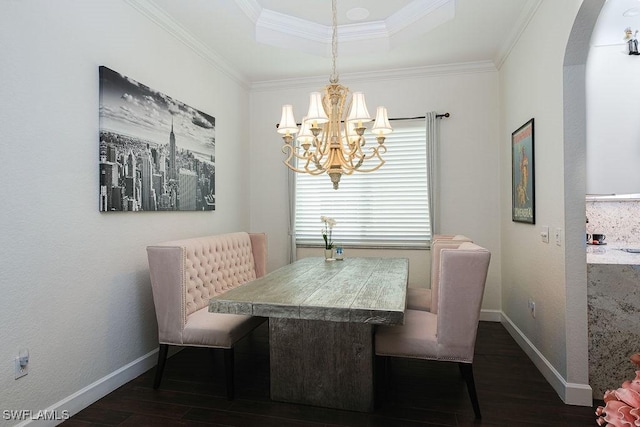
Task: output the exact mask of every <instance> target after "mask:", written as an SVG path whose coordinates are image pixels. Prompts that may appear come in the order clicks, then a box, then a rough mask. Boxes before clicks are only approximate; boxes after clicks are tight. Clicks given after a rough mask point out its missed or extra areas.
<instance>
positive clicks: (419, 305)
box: [407, 234, 471, 313]
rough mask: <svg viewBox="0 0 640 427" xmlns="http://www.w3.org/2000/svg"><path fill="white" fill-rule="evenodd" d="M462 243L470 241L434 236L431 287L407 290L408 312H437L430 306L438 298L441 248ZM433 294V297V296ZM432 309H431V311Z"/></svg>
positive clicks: (447, 236) (453, 237) (452, 236)
mask: <svg viewBox="0 0 640 427" xmlns="http://www.w3.org/2000/svg"><path fill="white" fill-rule="evenodd" d="M463 242H471V239H470V238H468V237H467V236H464V235H462V234H455V235H454V234H435V235H434V236H433V239H432V241H431V287H430V288H408V289H407V308H408V309H410V310H424V311H431V312H434V313H437V312H438V309H437V305H433V306H432V302H431V301H432V300H433V299H434V298H435V299H436V300H437V298H438V285H437V284H438V274H439V273H438V272H439V270H440V269H439V266H438V265H439V262H440V261H439V260H440V253H439V252H440V249H442V248H443V247H450V248H454V247H458V246H459V245H460V244H461V243H463ZM433 294H435V297H434V295H433ZM432 307H433V309H432Z"/></svg>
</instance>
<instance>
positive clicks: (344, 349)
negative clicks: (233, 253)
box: [209, 257, 409, 412]
mask: <svg viewBox="0 0 640 427" xmlns="http://www.w3.org/2000/svg"><path fill="white" fill-rule="evenodd" d="M408 275H409V261H408V259H406V258H374V257H353V258H345V259H344V260H340V261H337V260H336V261H327V260H325V259H324V258H322V257H317V258H316V257H311V258H302V259H299V260H297V261H295V262H293V263H290V264H287V265H285V266H283V267H280V268H278V269H276V270H274V271H272V272H270V273H268V274H266V275H264V276H263V277H260V278H258V279H256V280H252V281H250V282H247V283H245V284H243V285H242V286H238V287H236V288H233V289H230V290H228V291H226V292H224V293H223V294H221V295H218V296H216V297H214V298H211V299H210V301H209V311H210V312H218V313H230V314H243V315H250V316H261V317H268V318H269V349H270V350H269V352H270V360H269V366H270V394H271V399H272V400H276V401H283V402H292V403H300V404H308V405H314V406H322V407H328V408H337V409H348V410H354V411H361V412H370V411H373V409H374V400H375V387H374V386H375V384H374V379H375V375H374V374H375V372H374V371H375V363H374V358H375V350H374V332H375V327H376V325H400V324H403V323H404V312H405V307H406V290H407V284H408Z"/></svg>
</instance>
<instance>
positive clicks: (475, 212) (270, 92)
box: [250, 64, 500, 310]
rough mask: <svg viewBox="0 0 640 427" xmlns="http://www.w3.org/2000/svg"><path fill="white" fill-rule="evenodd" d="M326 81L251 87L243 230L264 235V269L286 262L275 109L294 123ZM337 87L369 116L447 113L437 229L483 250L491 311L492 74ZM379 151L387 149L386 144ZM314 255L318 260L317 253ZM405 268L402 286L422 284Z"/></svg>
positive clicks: (495, 207) (495, 180)
mask: <svg viewBox="0 0 640 427" xmlns="http://www.w3.org/2000/svg"><path fill="white" fill-rule="evenodd" d="M338 68H339V67H338ZM327 82H328V76H327V77H323V78H318V79H315V80H300V81H286V82H282V83H278V82H275V83H271V84H266V83H265V84H259V85H255V87H253V88H252V93H251V144H252V150H251V152H252V155H253V157H252V159H251V170H252V172H253V173H252V175H251V177H250V178H251V186H250V187H251V200H252V202H251V228H252V229H253V230H264V231H266V232H267V233H268V235H269V240H270V242H271V245H272V246H270V248H269V249H270V254H269V268H270V269H273V268H276V267H279V266H281V265H283V264H285V263H287V262H288V249H287V248H288V246H287V244H288V240H287V221H288V220H287V215H286V206H287V197H286V188H287V185H286V175H287V168H286V166H284V165H283V163H282V161H283V160H284V154H283V153H282V152H281V147H282V144H283V142H282V139H281V138H280V136H279V135H278V134H277V133H276V129H275V125H276V123H277V122H278V120H279V119H280V109H281V106H282V104H287V103H291V104H293V106H294V111H295V113H296V115H297V119H298V120H300V119H301V118H302V116H303V115H305V114H306V109H307V107H308V102H309V100H308V97H309V92H312V91H317V90H320V89H322V87H323V86H324V85H326V84H327ZM341 82H342V84H344V85H345V86H347V87H349V88H350V89H351V90H353V91H356V90H357V91H363V92H365V94H366V97H367V104H368V106H369V109H370V111H371V110H375V106H377V105H385V106H386V107H387V108H388V110H389V115H390V117H414V116H422V115H424V114H425V113H426V112H427V111H437V112H440V113H444V112H449V113H451V117H450V118H448V119H443V120H442V122H441V137H442V146H441V147H442V148H441V163H442V179H441V201H442V203H441V211H440V215H441V230H440V231H441V232H442V233H454V234H458V233H459V234H465V235H468V236H470V237H472V238H473V239H474V240H475V241H476V242H477V243H479V244H480V245H483V246H485V247H487V248H488V249H489V250H491V252H492V259H491V267H490V273H489V279H488V281H487V290H486V292H485V298H484V302H483V308H484V309H485V310H499V308H500V245H499V237H500V236H499V229H500V226H499V224H500V219H499V215H500V210H499V201H500V194H499V191H500V181H499V177H500V176H499V166H500V165H499V157H500V156H499V146H498V144H497V138H498V133H497V126H498V102H497V72H496V70H495V68H494V67H493V66H492V65H491V66H489V65H487V64H468V65H467V66H465V67H458V68H455V69H453V68H449V69H448V68H447V67H439V68H434V69H424V70H415V71H413V72H411V73H408V72H405V73H402V72H399V73H397V74H394V73H386V74H385V75H384V76H382V75H377V74H376V75H358V76H341ZM385 145H387V147H388V149H389V150H393V144H392V143H391V139H388V142H387V143H386V144H385ZM318 179H327V178H326V177H322V176H321V177H318ZM344 179H348V177H346V178H344ZM327 182H328V181H327ZM338 191H339V190H338ZM347 251H349V253H353V251H350V250H349V249H347ZM414 252H416V254H415V255H416V256H415V257H413V258H412V259H411V264H416V265H417V263H419V262H420V261H422V262H424V263H426V264H428V263H429V259H428V252H426V253H425V251H414ZM306 253H308V251H306V252H305V254H306ZM378 254H379V255H381V256H405V255H406V252H394V251H390V250H386V251H382V252H378ZM303 255H304V254H303ZM367 255H369V256H372V255H373V252H372V251H367ZM317 256H321V249H320V248H318V255H317ZM420 258H422V260H421V259H420ZM414 261H415V262H414ZM411 268H412V271H411V283H410V285H411V286H426V284H427V283H428V282H429V279H428V269H427V268H414V267H411Z"/></svg>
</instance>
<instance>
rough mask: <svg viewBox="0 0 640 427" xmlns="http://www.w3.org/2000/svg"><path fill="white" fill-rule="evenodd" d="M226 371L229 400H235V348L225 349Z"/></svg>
mask: <svg viewBox="0 0 640 427" xmlns="http://www.w3.org/2000/svg"><path fill="white" fill-rule="evenodd" d="M224 370H225V377H226V381H227V399H228V400H233V397H234V394H235V390H234V381H233V377H234V375H233V373H234V357H233V348H225V349H224Z"/></svg>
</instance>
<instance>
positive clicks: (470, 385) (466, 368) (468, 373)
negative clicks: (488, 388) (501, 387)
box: [458, 363, 482, 420]
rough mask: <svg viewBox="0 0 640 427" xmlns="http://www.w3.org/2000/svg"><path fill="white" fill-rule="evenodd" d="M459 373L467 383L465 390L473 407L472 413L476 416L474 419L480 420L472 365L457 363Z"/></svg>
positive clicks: (480, 415)
mask: <svg viewBox="0 0 640 427" xmlns="http://www.w3.org/2000/svg"><path fill="white" fill-rule="evenodd" d="M458 367H459V368H460V372H461V373H462V376H463V378H464V380H465V382H466V383H467V390H468V391H469V397H470V398H471V405H472V406H473V412H474V413H475V414H476V419H477V420H479V419H480V418H482V414H480V404H479V403H478V394H477V393H476V382H475V380H474V379H473V365H472V364H471V363H458Z"/></svg>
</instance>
